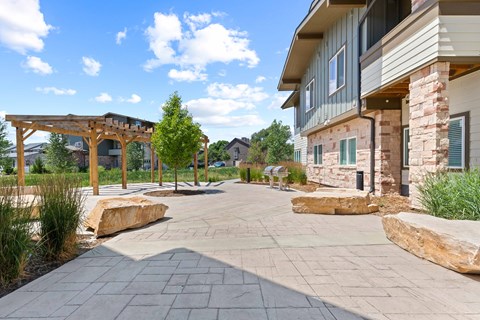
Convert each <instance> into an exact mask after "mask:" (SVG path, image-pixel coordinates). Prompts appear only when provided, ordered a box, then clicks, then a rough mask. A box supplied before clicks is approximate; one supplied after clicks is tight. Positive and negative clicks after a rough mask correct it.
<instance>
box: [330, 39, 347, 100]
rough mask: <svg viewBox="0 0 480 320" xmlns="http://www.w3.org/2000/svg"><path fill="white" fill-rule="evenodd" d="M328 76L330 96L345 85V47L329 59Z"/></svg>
mask: <svg viewBox="0 0 480 320" xmlns="http://www.w3.org/2000/svg"><path fill="white" fill-rule="evenodd" d="M328 74H329V78H328V93H329V94H330V95H332V94H334V93H335V92H336V91H338V90H339V89H340V88H342V87H343V86H344V85H345V47H343V48H342V49H340V51H338V52H337V53H336V54H335V55H334V56H333V58H332V59H330V62H329V72H328Z"/></svg>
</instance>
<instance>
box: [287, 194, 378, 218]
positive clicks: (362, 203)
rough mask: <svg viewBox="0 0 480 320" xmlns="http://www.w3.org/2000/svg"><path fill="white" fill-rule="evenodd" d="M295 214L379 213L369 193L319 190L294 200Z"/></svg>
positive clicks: (293, 208)
mask: <svg viewBox="0 0 480 320" xmlns="http://www.w3.org/2000/svg"><path fill="white" fill-rule="evenodd" d="M292 205H293V207H292V210H293V212H295V213H317V214H368V213H372V212H377V211H378V206H377V205H376V204H371V203H370V196H369V194H368V192H367V191H361V190H355V189H344V188H338V189H337V188H319V189H317V191H315V192H312V193H307V194H304V195H301V196H297V197H294V198H292Z"/></svg>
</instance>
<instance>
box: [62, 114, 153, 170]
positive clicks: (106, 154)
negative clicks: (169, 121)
mask: <svg viewBox="0 0 480 320" xmlns="http://www.w3.org/2000/svg"><path fill="white" fill-rule="evenodd" d="M103 116H104V117H106V118H112V119H113V120H117V121H118V122H123V123H125V124H130V125H136V126H140V127H146V128H147V129H148V128H153V127H154V126H155V123H154V122H151V121H147V120H143V119H139V118H133V117H129V116H125V115H121V114H117V113H113V112H108V113H106V114H104V115H103ZM67 138H68V144H69V145H70V146H73V147H76V148H79V149H83V150H84V151H85V154H86V155H87V156H86V157H84V158H79V157H77V160H78V163H79V166H85V167H86V166H88V145H87V144H86V143H85V141H83V138H82V137H78V136H72V135H67ZM144 151H145V153H144V161H143V162H144V164H143V167H144V169H150V167H151V164H150V148H148V147H145V148H144ZM98 165H100V166H103V167H105V168H106V169H111V168H119V167H121V166H122V150H121V146H120V142H119V141H116V140H104V141H103V142H102V143H100V144H99V145H98ZM154 165H155V164H154Z"/></svg>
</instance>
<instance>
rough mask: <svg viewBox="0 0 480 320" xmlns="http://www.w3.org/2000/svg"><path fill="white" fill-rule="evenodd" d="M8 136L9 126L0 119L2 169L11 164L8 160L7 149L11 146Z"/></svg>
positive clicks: (0, 163)
mask: <svg viewBox="0 0 480 320" xmlns="http://www.w3.org/2000/svg"><path fill="white" fill-rule="evenodd" d="M7 134H8V133H7V124H6V123H5V121H4V120H3V119H2V118H1V117H0V167H5V166H6V165H8V163H10V162H11V161H10V159H8V158H7V148H8V147H9V146H10V141H8V139H7Z"/></svg>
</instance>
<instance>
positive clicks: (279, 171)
mask: <svg viewBox="0 0 480 320" xmlns="http://www.w3.org/2000/svg"><path fill="white" fill-rule="evenodd" d="M263 174H264V175H265V176H268V179H269V181H270V188H272V189H273V182H274V181H273V180H274V179H273V178H274V177H277V178H278V189H279V190H284V187H283V178H286V177H288V170H287V168H285V167H283V166H278V167H275V166H268V167H266V168H265V169H264V170H263Z"/></svg>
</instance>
